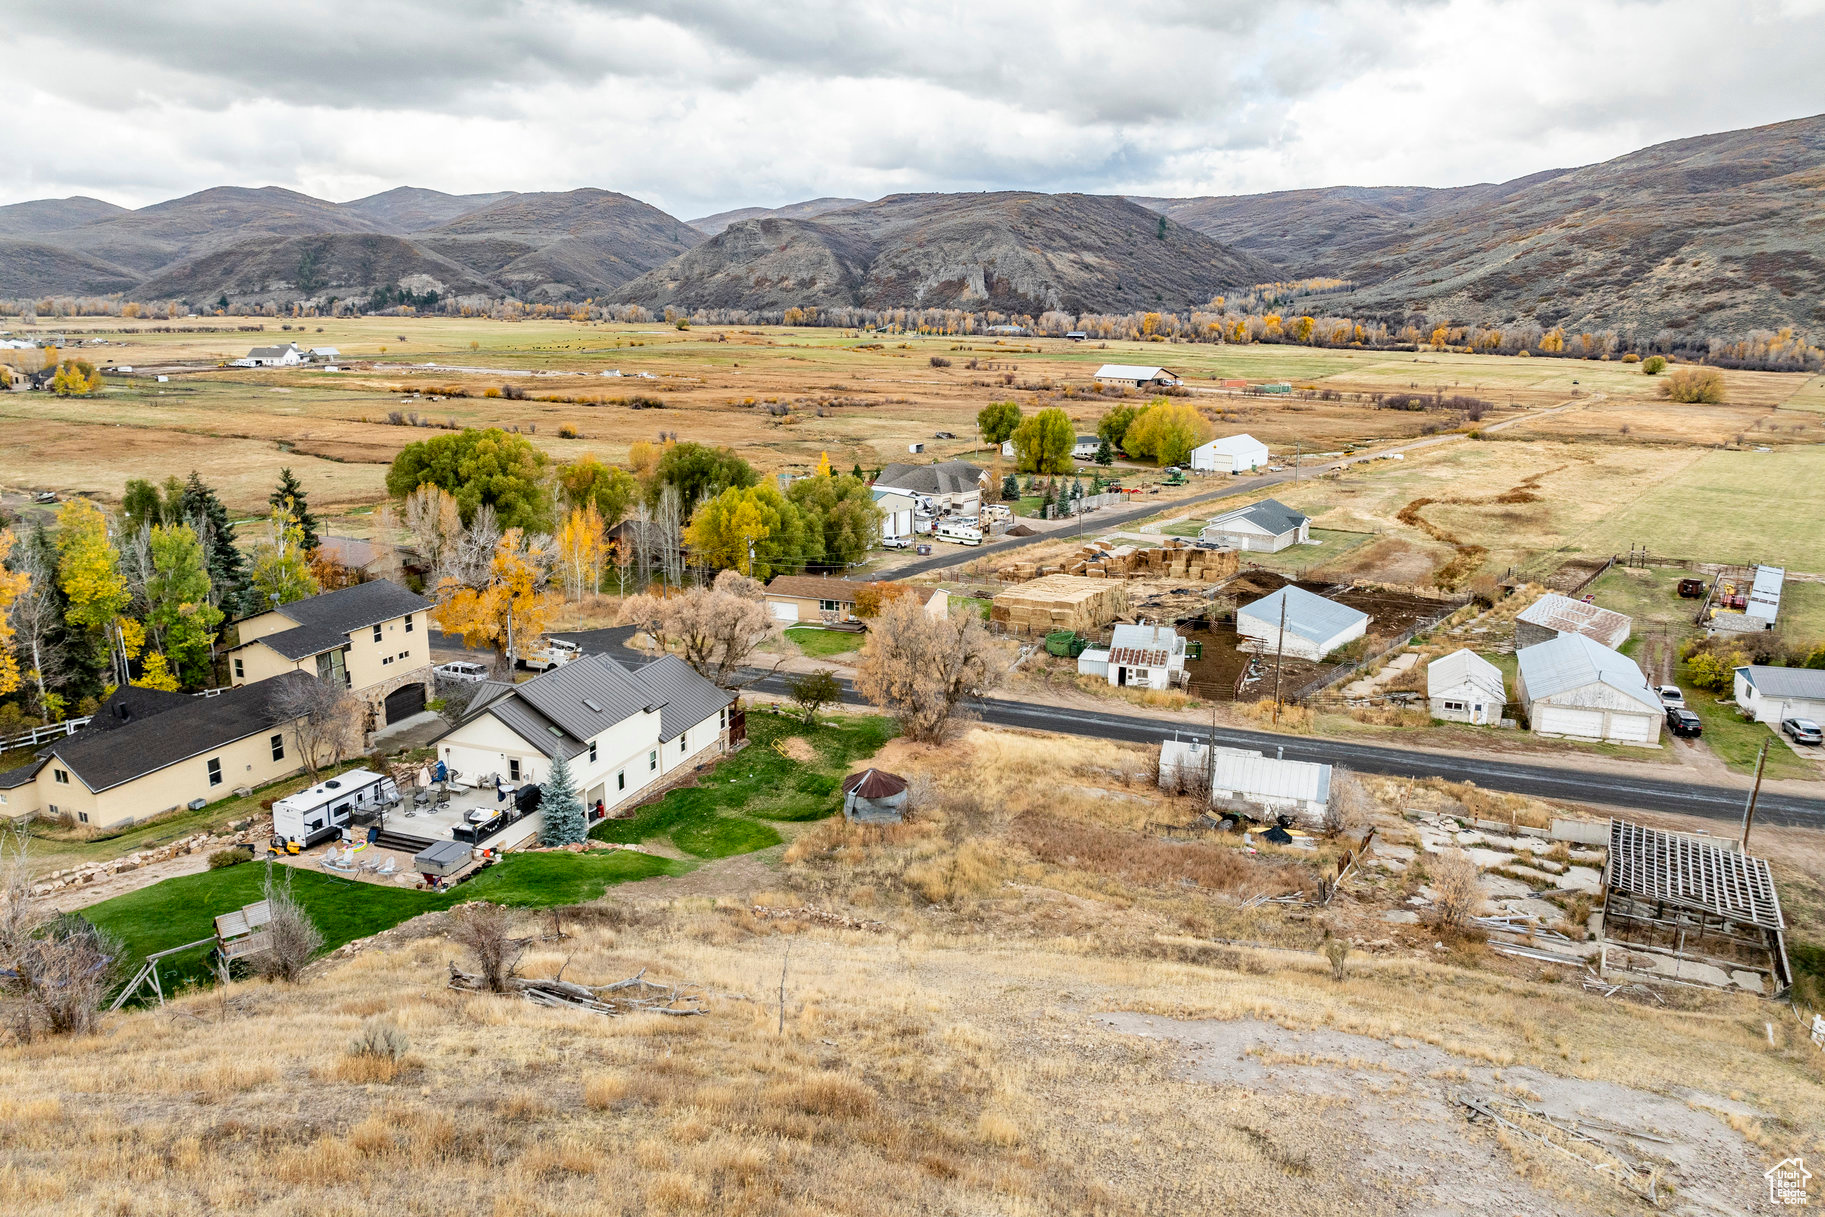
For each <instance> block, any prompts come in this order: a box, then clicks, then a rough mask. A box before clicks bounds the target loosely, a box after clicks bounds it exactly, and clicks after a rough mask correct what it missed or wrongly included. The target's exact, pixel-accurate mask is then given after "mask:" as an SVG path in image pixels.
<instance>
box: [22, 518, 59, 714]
mask: <svg viewBox="0 0 1825 1217" xmlns="http://www.w3.org/2000/svg"><path fill="white" fill-rule="evenodd" d="M14 553H15V556H16V558H17V562H18V570H19V572H20V573H21V574H23V575H25V577H26V586H25V590H24V591H23V592H21V593H19V598H18V599H16V600H14V601H13V607H12V609H11V612H10V614H9V616H10V619H11V621H12V623H13V646H14V648H15V649H16V650H17V651H18V654H19V658H20V659H21V660H22V661H23V665H24V667H25V672H24V673H23V675H24V676H25V679H26V680H28V681H30V682H31V683H32V687H33V689H34V690H35V691H36V693H37V701H38V714H39V717H41V718H43V719H45V721H47V722H48V721H50V720H51V719H53V718H55V717H57V716H56V715H55V714H53V713H52V704H51V698H52V696H53V694H51V692H50V689H51V687H52V686H54V685H56V684H57V683H58V681H59V680H60V679H61V678H62V675H63V670H64V665H63V649H62V648H61V647H60V646H58V645H57V642H56V639H57V638H58V636H59V630H58V627H59V626H60V625H61V624H62V620H61V618H60V617H59V615H58V611H57V610H58V598H57V568H56V567H55V565H53V563H52V562H51V561H50V558H49V554H48V551H46V550H44V549H42V548H41V547H40V546H38V545H35V544H33V545H26V546H23V547H22V548H21V549H17V550H15V551H14Z"/></svg>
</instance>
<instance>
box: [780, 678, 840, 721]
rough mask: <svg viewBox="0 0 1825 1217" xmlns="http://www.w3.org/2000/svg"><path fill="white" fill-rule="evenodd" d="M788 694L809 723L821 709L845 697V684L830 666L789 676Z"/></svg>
mask: <svg viewBox="0 0 1825 1217" xmlns="http://www.w3.org/2000/svg"><path fill="white" fill-rule="evenodd" d="M786 696H787V697H790V698H791V699H792V700H793V702H794V703H795V704H796V705H797V706H798V708H799V712H800V713H802V714H803V715H804V716H805V721H806V722H807V723H809V722H811V721H813V720H814V719H816V718H817V712H818V711H819V710H822V709H823V708H824V707H825V706H831V705H835V704H836V703H837V702H839V701H841V700H842V699H843V686H842V685H841V684H839V683H838V682H837V678H836V673H835V672H833V671H831V670H830V669H829V668H819V669H818V670H817V671H815V672H801V673H798V674H796V675H793V676H788V677H787V678H786Z"/></svg>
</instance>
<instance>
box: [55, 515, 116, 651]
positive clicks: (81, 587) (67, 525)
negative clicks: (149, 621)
mask: <svg viewBox="0 0 1825 1217" xmlns="http://www.w3.org/2000/svg"><path fill="white" fill-rule="evenodd" d="M57 583H58V586H59V587H61V588H62V589H63V594H64V596H65V597H66V598H67V607H66V608H65V619H66V620H67V621H68V623H69V624H70V625H71V626H73V627H75V628H76V629H79V630H81V631H82V632H83V633H84V634H85V635H86V636H87V638H88V640H89V644H90V646H91V648H92V649H93V650H94V652H95V654H96V655H97V656H105V657H106V666H107V667H109V668H111V669H112V671H113V681H112V683H114V684H116V685H124V684H126V683H127V679H128V676H129V671H128V666H127V665H128V663H129V661H130V660H131V656H129V655H128V654H126V652H125V651H124V650H123V648H122V645H121V641H122V638H121V632H120V622H121V620H122V615H123V614H124V613H125V612H126V611H127V607H128V606H129V605H130V604H131V603H132V599H133V597H132V593H131V591H130V590H129V589H128V587H127V579H126V576H124V575H123V574H121V571H120V551H119V550H118V549H117V548H116V547H115V545H114V542H113V541H112V540H111V539H110V538H109V536H108V521H107V518H106V517H105V516H103V515H102V514H101V508H99V507H97V506H96V505H95V504H94V503H92V502H90V501H89V500H88V499H71V500H70V501H69V502H67V503H65V504H64V505H63V507H62V508H61V509H59V510H58V512H57Z"/></svg>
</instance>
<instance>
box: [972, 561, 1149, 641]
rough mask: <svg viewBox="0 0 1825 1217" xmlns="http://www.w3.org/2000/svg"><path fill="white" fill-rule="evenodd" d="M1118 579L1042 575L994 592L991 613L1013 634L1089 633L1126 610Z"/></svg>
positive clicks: (1126, 603)
mask: <svg viewBox="0 0 1825 1217" xmlns="http://www.w3.org/2000/svg"><path fill="white" fill-rule="evenodd" d="M1127 608H1128V597H1127V594H1126V593H1125V591H1124V590H1123V588H1122V587H1121V585H1120V584H1118V583H1111V582H1110V581H1109V580H1107V579H1095V578H1085V577H1082V576H1079V575H1056V574H1055V575H1042V576H1041V577H1039V578H1037V579H1034V580H1032V581H1031V582H1027V583H1022V584H1020V585H1019V586H1018V587H1011V588H1009V589H1008V590H1007V591H1004V592H1002V593H1000V594H999V595H997V596H996V597H995V600H994V604H993V607H992V608H991V609H990V616H991V617H992V618H993V619H994V620H996V621H999V622H1001V623H1002V624H1003V625H1005V626H1006V627H1007V628H1008V630H1009V632H1011V633H1016V634H1049V633H1052V632H1053V631H1055V630H1074V631H1076V632H1077V633H1080V634H1082V633H1090V632H1093V631H1095V630H1099V629H1101V628H1102V627H1103V626H1105V625H1108V624H1109V623H1110V622H1111V621H1113V620H1115V618H1116V617H1118V616H1120V615H1121V614H1122V613H1124V612H1126V611H1127Z"/></svg>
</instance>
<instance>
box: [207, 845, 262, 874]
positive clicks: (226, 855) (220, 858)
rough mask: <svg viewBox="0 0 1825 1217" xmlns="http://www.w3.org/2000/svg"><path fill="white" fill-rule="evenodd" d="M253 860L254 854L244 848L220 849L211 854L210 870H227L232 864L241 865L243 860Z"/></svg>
mask: <svg viewBox="0 0 1825 1217" xmlns="http://www.w3.org/2000/svg"><path fill="white" fill-rule="evenodd" d="M251 861H253V854H251V853H249V852H248V851H247V850H244V849H218V850H216V851H215V852H214V853H212V854H210V855H209V869H210V870H225V869H226V868H228V867H230V866H239V865H240V864H241V863H243V862H251Z"/></svg>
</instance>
